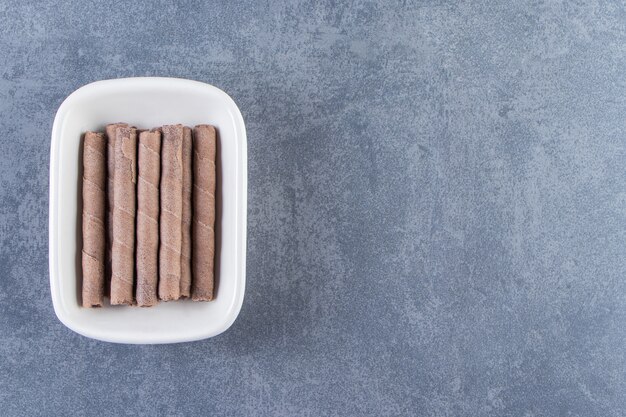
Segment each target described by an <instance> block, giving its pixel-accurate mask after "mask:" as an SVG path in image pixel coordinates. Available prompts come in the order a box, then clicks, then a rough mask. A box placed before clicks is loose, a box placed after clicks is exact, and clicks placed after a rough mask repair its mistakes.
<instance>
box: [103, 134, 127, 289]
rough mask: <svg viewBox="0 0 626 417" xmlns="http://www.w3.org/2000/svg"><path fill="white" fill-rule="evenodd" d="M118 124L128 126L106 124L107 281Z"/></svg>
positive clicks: (109, 275)
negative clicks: (116, 129)
mask: <svg viewBox="0 0 626 417" xmlns="http://www.w3.org/2000/svg"><path fill="white" fill-rule="evenodd" d="M118 126H128V125H127V124H126V123H111V124H109V125H107V126H106V129H105V131H106V137H107V151H106V153H107V174H108V181H107V219H106V224H107V254H106V265H105V272H106V281H107V284H110V282H111V256H112V248H113V198H114V195H113V189H114V188H115V187H114V179H115V128H116V127H118ZM109 288H110V285H105V292H107V293H108V290H109Z"/></svg>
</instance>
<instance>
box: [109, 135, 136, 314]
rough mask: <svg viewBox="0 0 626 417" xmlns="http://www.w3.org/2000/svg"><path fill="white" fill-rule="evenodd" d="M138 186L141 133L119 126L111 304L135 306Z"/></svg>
mask: <svg viewBox="0 0 626 417" xmlns="http://www.w3.org/2000/svg"><path fill="white" fill-rule="evenodd" d="M136 184H137V132H136V130H135V128H131V127H128V126H117V127H116V128H115V178H114V190H113V248H112V262H111V266H112V271H111V272H112V273H111V304H132V303H133V275H134V270H135V256H134V255H135V195H136V194H135V193H136Z"/></svg>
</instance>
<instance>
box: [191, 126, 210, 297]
mask: <svg viewBox="0 0 626 417" xmlns="http://www.w3.org/2000/svg"><path fill="white" fill-rule="evenodd" d="M193 134H194V137H193V221H192V238H191V239H192V254H191V265H192V274H193V282H192V290H191V297H192V299H193V300H194V301H210V300H212V299H213V286H214V284H213V280H214V272H213V267H214V256H215V232H214V226H215V152H216V138H215V128H214V127H213V126H209V125H199V126H196V127H195V128H194V130H193Z"/></svg>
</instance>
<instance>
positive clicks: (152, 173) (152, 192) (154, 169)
mask: <svg viewBox="0 0 626 417" xmlns="http://www.w3.org/2000/svg"><path fill="white" fill-rule="evenodd" d="M160 176H161V132H160V131H158V130H153V131H143V132H141V133H139V150H138V155H137V177H138V181H137V253H136V260H137V290H136V295H135V297H136V299H137V305H139V306H141V307H149V306H153V305H155V304H156V303H157V301H158V299H157V282H158V274H159V260H158V259H159V180H160Z"/></svg>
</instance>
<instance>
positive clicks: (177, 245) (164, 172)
mask: <svg viewBox="0 0 626 417" xmlns="http://www.w3.org/2000/svg"><path fill="white" fill-rule="evenodd" d="M162 131H163V140H162V143H161V187H160V191H161V196H160V197H161V213H160V225H159V226H160V238H161V243H160V249H159V298H160V299H161V300H164V301H170V300H177V299H179V298H180V275H181V249H182V212H183V156H182V153H183V126H182V125H167V126H163V127H162Z"/></svg>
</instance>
